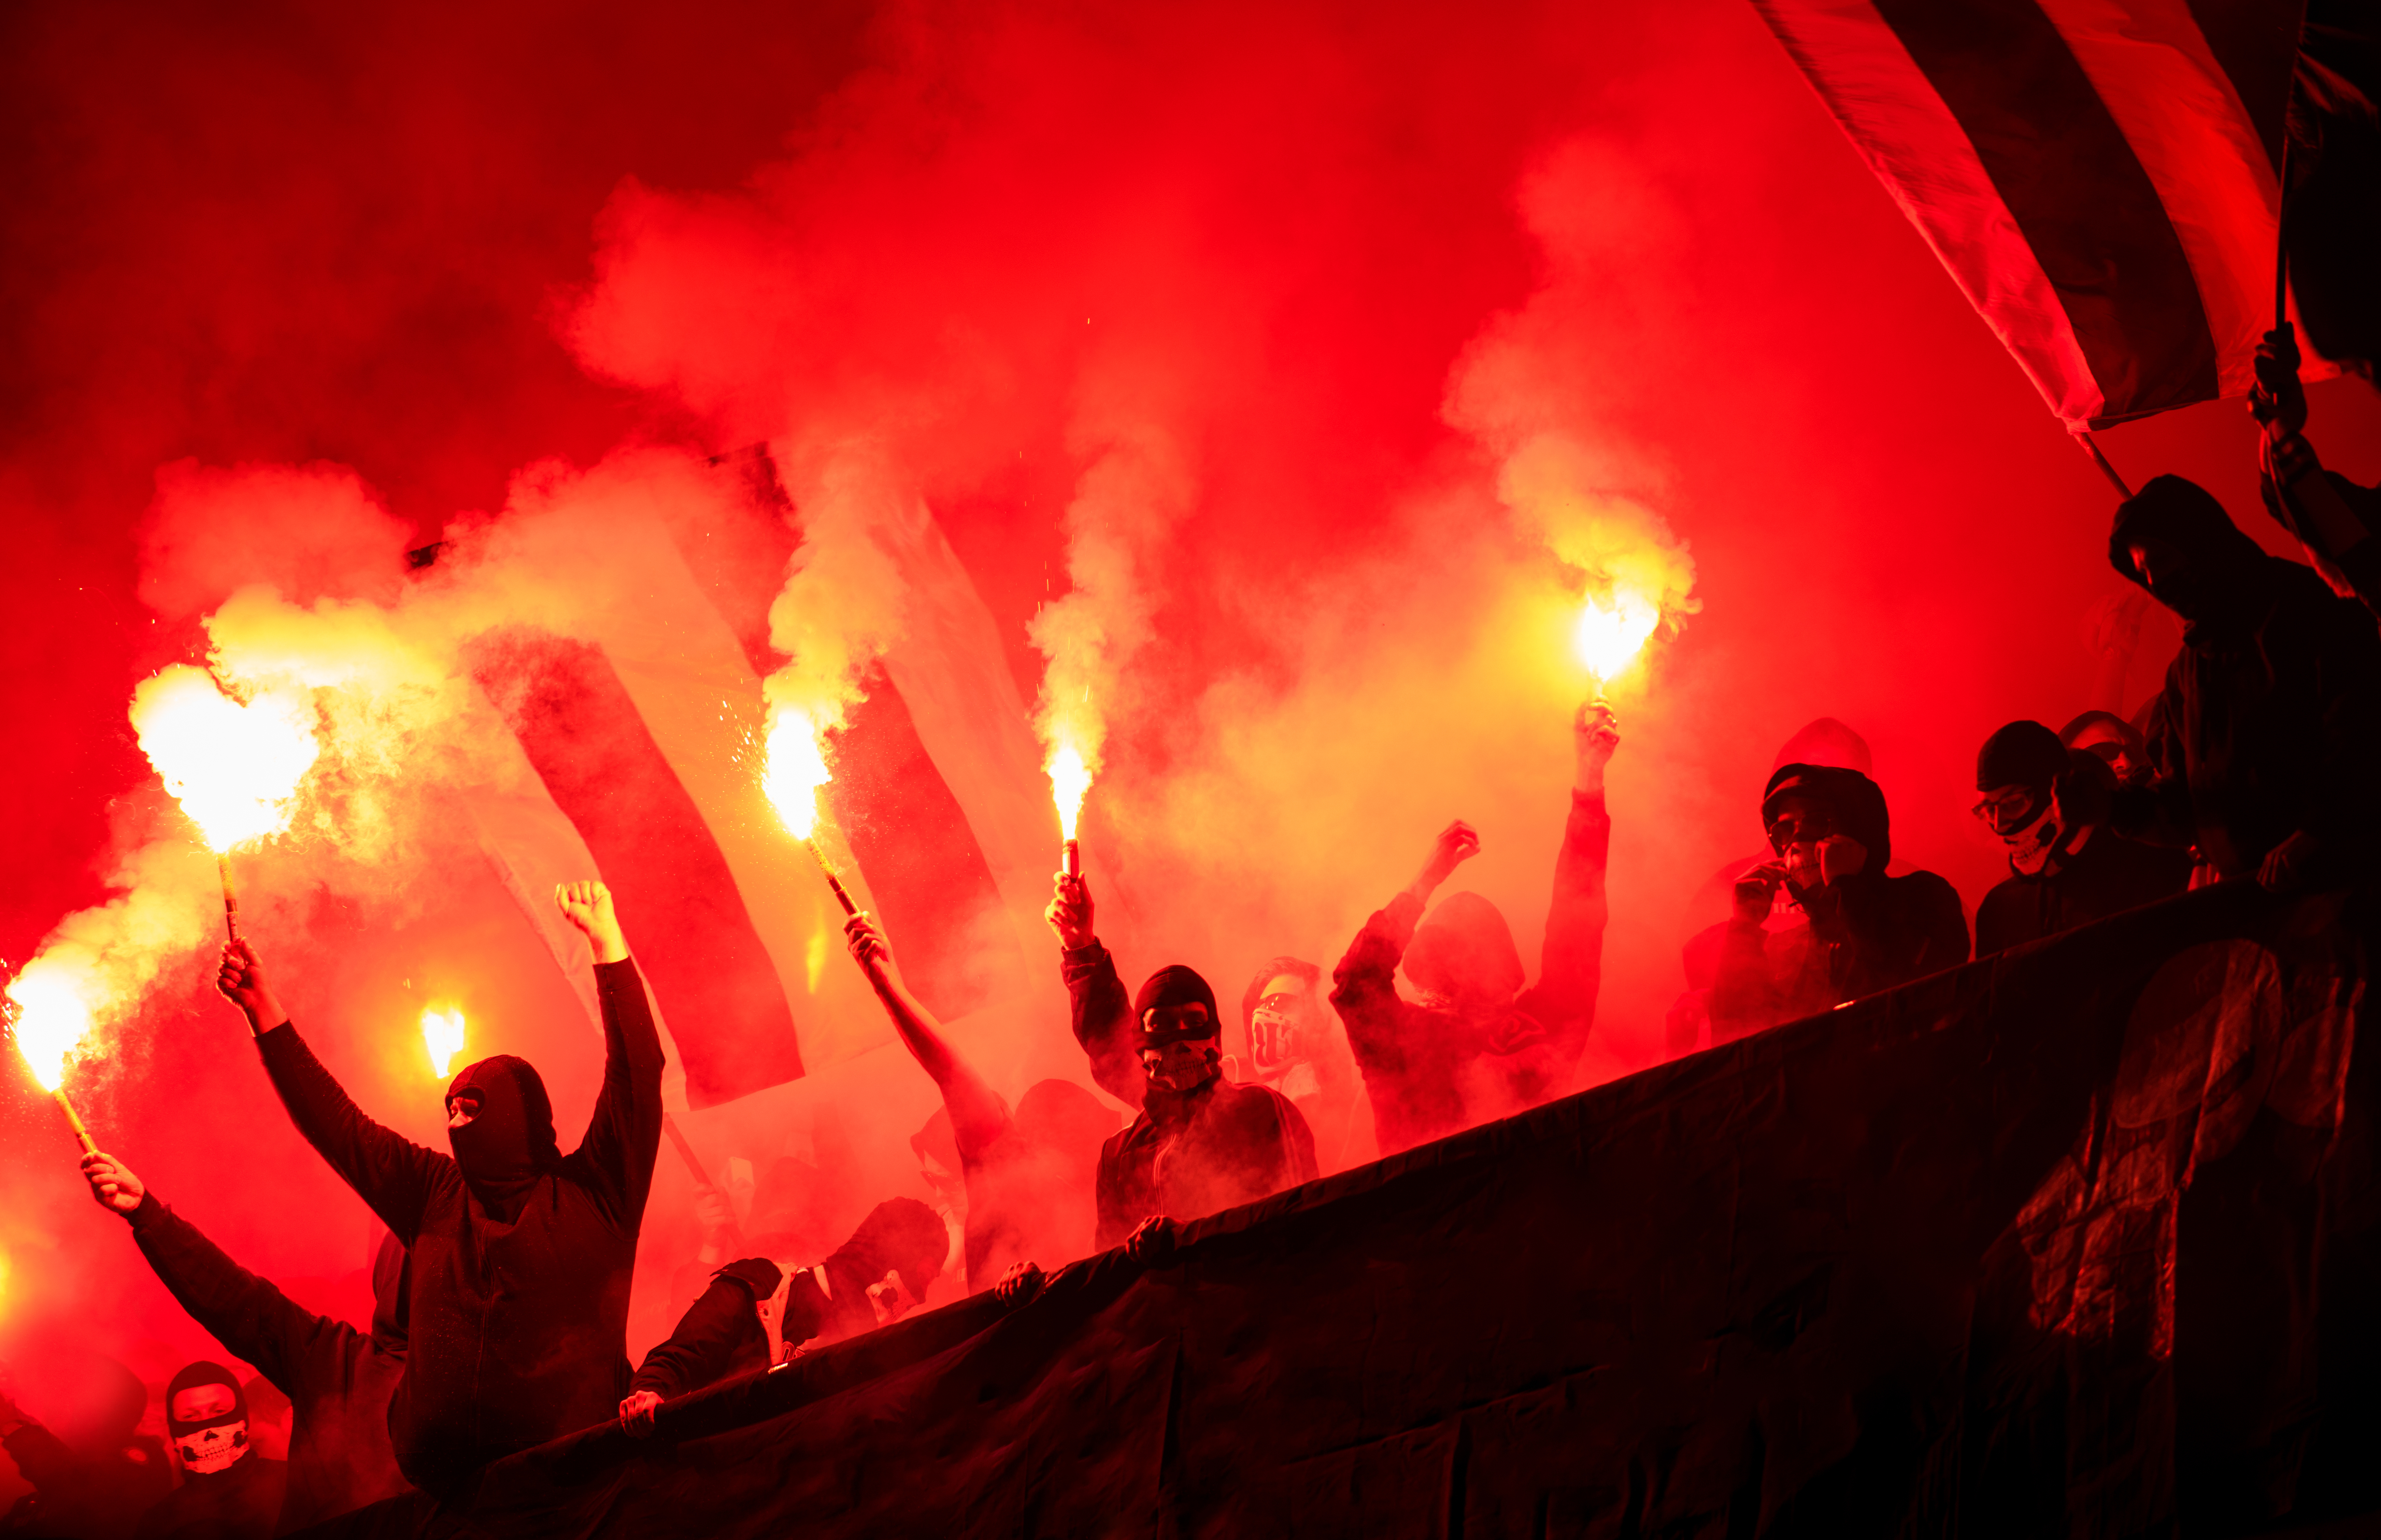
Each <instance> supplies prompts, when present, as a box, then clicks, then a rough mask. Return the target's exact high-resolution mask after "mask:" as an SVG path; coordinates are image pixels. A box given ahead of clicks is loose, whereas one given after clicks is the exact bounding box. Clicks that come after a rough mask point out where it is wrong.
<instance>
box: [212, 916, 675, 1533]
mask: <svg viewBox="0 0 2381 1540" xmlns="http://www.w3.org/2000/svg"><path fill="white" fill-rule="evenodd" d="M555 899H556V903H557V904H558V905H559V906H560V908H561V910H562V912H563V914H564V915H565V916H566V917H567V918H568V920H569V921H570V923H572V924H574V925H576V926H577V927H579V929H580V931H582V932H584V933H585V934H586V935H587V939H588V941H589V942H590V944H591V945H592V947H593V949H594V957H595V986H596V993H597V996H598V997H599V999H600V1000H601V1002H602V1005H603V1011H604V1090H603V1094H602V1095H601V1096H600V1097H599V1098H598V1099H597V1101H596V1104H595V1113H594V1116H593V1117H592V1118H590V1119H589V1121H588V1125H587V1135H586V1137H585V1138H584V1139H583V1140H581V1141H580V1145H579V1148H578V1149H576V1150H574V1151H572V1152H571V1153H570V1154H569V1155H562V1154H560V1153H559V1152H558V1150H557V1148H556V1142H555V1135H554V1114H553V1111H552V1109H551V1107H550V1106H548V1104H547V1101H546V1094H545V1083H544V1082H543V1081H542V1080H540V1079H539V1077H538V1073H537V1071H536V1070H535V1069H532V1068H531V1067H530V1065H529V1064H528V1063H527V1062H525V1061H523V1060H521V1059H519V1058H515V1057H511V1056H510V1055H499V1056H497V1057H494V1058H487V1059H482V1060H481V1061H480V1062H479V1063H477V1064H474V1065H472V1066H470V1068H469V1069H465V1070H463V1072H462V1073H460V1074H458V1075H457V1076H456V1077H455V1079H454V1081H453V1082H452V1083H450V1084H449V1085H448V1086H447V1088H446V1128H447V1131H446V1137H447V1142H448V1143H449V1145H450V1147H451V1148H452V1149H453V1151H454V1154H453V1155H451V1156H450V1155H439V1154H437V1153H435V1152H433V1151H431V1150H426V1149H423V1148H422V1147H421V1145H419V1144H416V1143H413V1142H412V1141H410V1140H408V1139H403V1138H400V1137H399V1136H397V1134H395V1133H392V1132H390V1131H388V1130H387V1129H385V1128H383V1127H381V1126H380V1125H379V1124H378V1123H375V1122H373V1121H372V1119H371V1118H367V1117H365V1116H364V1115H363V1113H362V1112H360V1110H358V1109H357V1107H356V1105H355V1103H353V1102H352V1101H350V1100H348V1094H347V1093H346V1092H344V1091H342V1090H340V1089H339V1085H338V1082H336V1081H335V1080H333V1079H332V1078H331V1075H330V1072H329V1071H328V1070H326V1069H324V1068H323V1066H322V1065H321V1064H320V1063H319V1062H317V1061H316V1059H315V1057H314V1056H313V1054H312V1052H311V1050H309V1049H308V1048H307V1046H306V1045H305V1042H304V1041H303V1040H302V1039H301V1038H299V1035H298V1030H297V1028H295V1027H294V1026H292V1025H290V1023H289V1019H288V1015H287V1012H285V1011H284V1010H283V1009H282V1008H281V1005H280V1002H279V1001H278V1000H276V999H275V998H274V996H273V991H272V988H271V986H270V985H269V984H267V983H266V981H265V979H264V976H263V970H262V969H261V968H260V967H259V966H258V964H257V961H256V956H255V953H254V952H253V951H251V950H250V947H249V946H248V944H247V943H245V942H233V943H231V944H230V945H228V946H226V947H225V948H224V959H223V968H222V972H221V973H220V974H219V976H218V978H217V980H216V986H217V987H218V988H220V989H221V990H222V991H223V993H224V994H225V995H226V996H228V997H229V998H230V999H231V1000H232V1001H233V1003H234V1004H236V1005H238V1007H239V1008H240V1009H241V1011H242V1012H243V1013H245V1014H246V1015H247V1017H248V1020H249V1026H250V1030H251V1031H252V1032H254V1033H256V1037H257V1048H258V1050H259V1052H260V1053H261V1054H262V1055H263V1059H264V1068H265V1072H266V1073H267V1074H268V1075H270V1076H271V1077H272V1080H273V1085H274V1089H275V1091H277V1092H279V1093H280V1094H281V1100H282V1103H283V1105H284V1106H287V1108H288V1109H289V1116H290V1120H291V1121H293V1122H294V1123H296V1124H297V1125H298V1130H299V1132H300V1133H302V1134H304V1135H305V1136H306V1140H307V1142H308V1143H311V1144H312V1145H313V1146H314V1148H315V1149H316V1150H317V1151H318V1152H320V1153H321V1155H322V1156H323V1158H324V1160H326V1161H328V1162H329V1163H330V1165H331V1168H332V1169H333V1170H335V1171H336V1172H338V1173H339V1175H340V1176H341V1177H343V1178H344V1179H346V1180H347V1183H348V1186H350V1187H352V1188H354V1189H355V1190H356V1192H357V1194H358V1195H359V1196H360V1197H361V1198H362V1199H363V1200H364V1202H365V1203H367V1204H370V1205H371V1206H372V1212H374V1213H375V1214H377V1215H379V1216H380V1217H381V1221H382V1222H383V1223H384V1224H385V1225H387V1226H388V1228H390V1230H392V1231H393V1232H395V1234H396V1236H397V1240H398V1241H401V1242H403V1243H404V1244H405V1245H406V1246H407V1247H408V1248H409V1251H410V1252H411V1253H412V1265H411V1270H410V1274H409V1283H408V1285H407V1289H406V1298H405V1303H406V1312H407V1328H408V1351H407V1355H406V1363H405V1372H404V1375H403V1376H402V1377H401V1378H400V1379H399V1380H398V1382H397V1392H396V1394H395V1396H394V1397H393V1398H392V1399H391V1401H390V1403H389V1413H388V1426H389V1436H390V1439H391V1442H392V1443H393V1444H394V1445H395V1447H396V1449H397V1468H398V1469H399V1470H401V1471H403V1472H404V1473H405V1474H406V1477H407V1479H409V1480H410V1481H411V1482H412V1483H413V1484H414V1485H417V1486H419V1487H421V1489H422V1490H424V1491H426V1492H429V1493H431V1494H432V1495H433V1496H434V1497H438V1498H440V1499H441V1500H442V1501H451V1500H453V1499H455V1498H457V1497H460V1496H462V1495H464V1494H465V1493H466V1492H467V1491H468V1489H469V1487H470V1483H471V1480H472V1478H473V1477H474V1476H475V1475H476V1474H477V1473H478V1471H479V1469H480V1468H481V1467H482V1466H483V1465H485V1464H486V1463H487V1462H488V1461H492V1460H495V1459H497V1458H499V1457H501V1456H504V1455H507V1454H510V1453H512V1452H513V1451H514V1450H516V1449H523V1448H529V1447H530V1446H531V1445H532V1444H539V1443H543V1442H544V1441H545V1440H546V1439H548V1438H552V1437H555V1436H557V1435H560V1434H564V1433H568V1432H570V1431H571V1430H572V1429H574V1428H581V1427H587V1426H590V1425H592V1424H596V1423H601V1422H604V1421H606V1420H608V1419H609V1418H610V1417H611V1416H612V1415H613V1413H614V1412H615V1410H616V1409H617V1407H618V1405H619V1402H620V1397H621V1396H622V1395H623V1394H625V1393H626V1392H627V1390H628V1388H629V1361H628V1322H629V1274H630V1272H631V1270H632V1269H633V1268H634V1266H635V1264H636V1254H637V1232H638V1229H639V1228H640V1226H641V1224H642V1222H643V1219H644V1212H645V1195H646V1193H647V1192H648V1191H649V1190H650V1188H651V1187H652V1184H653V1156H654V1154H655V1152H656V1151H657V1150H658V1149H659V1148H660V1144H661V1136H662V1046H661V1039H660V1036H659V1034H658V1033H656V1032H655V1031H654V1028H653V1011H652V1009H651V1008H650V1007H649V1006H648V1005H647V1003H646V1000H645V990H644V984H643V981H642V980H641V979H640V978H639V977H638V974H637V965H636V964H635V963H633V962H631V961H629V944H628V940H627V938H626V937H625V936H623V935H621V932H620V923H619V920H618V919H617V916H616V915H615V914H614V913H613V910H612V896H611V894H610V893H609V892H608V891H607V890H606V889H605V888H604V885H603V884H602V883H599V882H579V883H568V884H566V885H564V886H562V887H560V888H557V889H556V893H555Z"/></svg>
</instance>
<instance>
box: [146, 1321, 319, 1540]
mask: <svg viewBox="0 0 2381 1540" xmlns="http://www.w3.org/2000/svg"><path fill="white" fill-rule="evenodd" d="M165 1436H167V1437H168V1438H170V1439H171V1440H173V1445H174V1456H175V1461H176V1463H177V1464H179V1465H180V1466H181V1467H182V1476H183V1480H182V1485H179V1486H177V1487H176V1488H174V1490H173V1491H172V1492H171V1493H170V1494H168V1495H167V1496H166V1497H165V1500H164V1501H163V1502H160V1503H159V1504H158V1505H157V1506H156V1507H154V1508H153V1509H150V1510H149V1511H148V1512H147V1513H146V1514H143V1515H142V1516H141V1520H140V1528H139V1530H137V1531H136V1532H135V1534H138V1536H139V1537H140V1540H266V1537H267V1536H269V1535H271V1534H275V1525H276V1524H277V1523H278V1522H280V1518H281V1498H282V1490H283V1484H284V1479H285V1477H286V1475H287V1470H288V1467H287V1466H286V1465H284V1464H283V1463H282V1462H281V1461H278V1460H267V1459H265V1458H264V1457H263V1455H261V1454H259V1453H257V1451H256V1447H255V1445H254V1444H252V1443H251V1442H250V1438H249V1428H248V1397H247V1395H246V1393H245V1392H243V1391H242V1390H241V1389H240V1387H239V1376H238V1375H235V1374H233V1373H232V1372H231V1371H230V1370H229V1369H226V1368H225V1367H224V1366H223V1365H222V1364H220V1363H208V1362H205V1361H203V1360H202V1361H201V1362H199V1363H189V1364H185V1365H183V1366H182V1368H181V1369H180V1370H179V1371H178V1372H177V1374H176V1375H174V1377H173V1379H172V1380H170V1381H168V1382H167V1384H166V1386H165Z"/></svg>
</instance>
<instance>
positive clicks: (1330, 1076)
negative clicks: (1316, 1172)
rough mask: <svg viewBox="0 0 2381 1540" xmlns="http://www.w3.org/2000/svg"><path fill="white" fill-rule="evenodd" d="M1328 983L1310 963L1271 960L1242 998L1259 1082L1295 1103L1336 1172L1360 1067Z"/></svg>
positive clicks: (1242, 1017) (1323, 1159)
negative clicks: (1329, 1000) (1330, 1001)
mask: <svg viewBox="0 0 2381 1540" xmlns="http://www.w3.org/2000/svg"><path fill="white" fill-rule="evenodd" d="M1322 979H1323V970H1322V969H1320V968H1318V967H1316V966H1315V965H1314V964H1313V963H1311V962H1308V961H1305V960H1304V959H1300V958H1294V957H1277V958H1273V959H1269V960H1267V961H1266V963H1265V964H1264V967H1262V968H1259V969H1258V970H1257V971H1256V973H1255V976H1253V977H1252V978H1251V979H1250V980H1249V986H1248V988H1246V989H1244V990H1242V991H1241V992H1240V1025H1241V1027H1242V1029H1243V1030H1244V1031H1245V1032H1246V1033H1247V1034H1248V1045H1249V1068H1250V1069H1251V1071H1252V1075H1251V1078H1252V1079H1253V1080H1254V1081H1255V1082H1257V1083H1258V1084H1260V1085H1269V1086H1271V1087H1273V1089H1275V1090H1276V1091H1278V1092H1280V1093H1281V1094H1283V1095H1285V1096H1287V1097H1288V1098H1289V1100H1290V1103H1291V1105H1292V1106H1296V1107H1297V1108H1298V1111H1299V1116H1300V1117H1302V1118H1305V1119H1306V1126H1307V1127H1308V1128H1309V1129H1310V1130H1312V1131H1313V1134H1314V1148H1315V1151H1316V1154H1317V1155H1318V1157H1319V1158H1320V1159H1321V1162H1322V1164H1323V1165H1324V1166H1325V1167H1334V1168H1336V1167H1335V1161H1336V1160H1337V1159H1344V1158H1345V1156H1344V1155H1342V1154H1341V1152H1343V1151H1344V1150H1345V1149H1346V1147H1347V1144H1348V1123H1349V1116H1350V1115H1351V1114H1352V1113H1353V1112H1354V1111H1355V1103H1356V1061H1355V1059H1354V1058H1353V1057H1350V1055H1349V1051H1348V1039H1347V1034H1346V1033H1342V1032H1340V1031H1339V1030H1338V1027H1337V1023H1336V1022H1335V1021H1332V1019H1331V1011H1330V1008H1329V1007H1328V1006H1327V1005H1326V1004H1325V1000H1324V997H1323V991H1322V988H1321V984H1322Z"/></svg>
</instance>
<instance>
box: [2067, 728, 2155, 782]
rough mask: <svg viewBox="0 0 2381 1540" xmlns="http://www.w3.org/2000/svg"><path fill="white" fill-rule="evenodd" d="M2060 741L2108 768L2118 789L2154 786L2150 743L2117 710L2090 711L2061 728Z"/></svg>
mask: <svg viewBox="0 0 2381 1540" xmlns="http://www.w3.org/2000/svg"><path fill="white" fill-rule="evenodd" d="M2058 741H2059V742H2061V743H2063V744H2065V745H2066V746H2067V747H2068V748H2070V749H2073V750H2077V751H2079V752H2082V753H2087V754H2090V755H2091V756H2092V757H2093V758H2094V759H2096V760H2098V761H2099V762H2100V763H2101V764H2105V765H2106V766H2107V767H2108V774H2109V775H2110V776H2113V777H2115V779H2116V782H2117V784H2118V786H2147V785H2149V783H2150V750H2149V743H2148V741H2147V740H2146V739H2143V737H2142V732H2141V729H2140V728H2139V727H2134V726H2133V725H2132V724H2131V722H2128V721H2126V720H2125V719H2124V718H2123V717H2121V716H2119V715H2117V714H2116V713H2115V712H2113V711H2087V712H2085V713H2083V714H2082V715H2080V716H2078V717H2076V718H2075V720H2073V721H2072V722H2070V723H2068V724H2067V726H2065V727H2061V728H2060V729H2058Z"/></svg>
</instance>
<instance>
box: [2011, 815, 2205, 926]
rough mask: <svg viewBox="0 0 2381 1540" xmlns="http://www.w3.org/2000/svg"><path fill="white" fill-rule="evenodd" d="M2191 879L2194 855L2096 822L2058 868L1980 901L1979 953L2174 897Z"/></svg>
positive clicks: (2015, 881)
mask: <svg viewBox="0 0 2381 1540" xmlns="http://www.w3.org/2000/svg"><path fill="white" fill-rule="evenodd" d="M2190 882H2191V857H2190V856H2189V855H2188V854H2187V853H2185V852H2183V851H2181V850H2176V849H2162V848H2160V847H2158V846H2155V845H2143V844H2142V843H2141V842H2140V841H2138V840H2132V839H2126V838H2123V837H2120V836H2118V834H2117V833H2116V832H2115V831H2114V830H2112V829H2110V828H2108V827H2107V825H2095V826H2094V828H2093V829H2092V831H2091V834H2090V837H2088V838H2086V839H2085V840H2084V841H2083V847H2082V849H2079V850H2076V851H2074V852H2073V853H2072V854H2070V856H2068V857H2067V859H2066V860H2065V862H2062V863H2061V864H2060V865H2059V866H2058V867H2057V869H2056V870H2052V871H2045V872H2043V873H2041V874H2037V875H2033V876H2027V875H2026V874H2023V873H2017V874H2011V875H2010V876H2009V879H2008V880H2007V881H2005V882H2002V883H2000V884H1998V885H1997V886H1995V887H1994V888H1993V890H1992V891H1991V892H1990V893H1987V894H1985V895H1984V902H1983V903H1981V904H1978V905H1977V906H1976V955H1977V956H1978V957H1989V956H1991V955H1992V954H1993V953H1995V952H2003V951H2007V950H2008V949H2009V947H2018V946H2022V945H2024V944H2025V943H2026V942H2029V941H2039V940H2041V939H2042V938H2043V937H2044V936H2045V935H2057V934H2058V933H2059V932H2060V931H2071V930H2073V929H2075V928H2076V927H2077V926H2078V925H2088V924H2090V923H2092V922H2093V921H2094V920H2105V919H2106V918H2107V917H2108V916H2109V915H2111V914H2122V913H2123V912H2124V911H2127V910H2129V909H2139V908H2141V907H2142V906H2143V904H2154V903H2155V902H2157V901H2158V900H2159V899H2160V898H2172V897H2173V896H2174V895H2175V894H2177V893H2180V892H2181V891H2182V890H2183V888H2184V887H2186V886H2189V885H2190Z"/></svg>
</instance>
